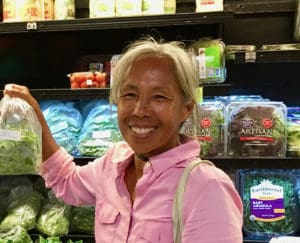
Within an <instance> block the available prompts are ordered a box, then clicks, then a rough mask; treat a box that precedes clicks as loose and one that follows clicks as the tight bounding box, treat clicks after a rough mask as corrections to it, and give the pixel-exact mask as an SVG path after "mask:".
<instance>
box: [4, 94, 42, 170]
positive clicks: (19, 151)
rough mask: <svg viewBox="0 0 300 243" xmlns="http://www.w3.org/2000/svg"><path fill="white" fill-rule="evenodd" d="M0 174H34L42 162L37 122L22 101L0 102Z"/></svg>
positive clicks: (14, 99)
mask: <svg viewBox="0 0 300 243" xmlns="http://www.w3.org/2000/svg"><path fill="white" fill-rule="evenodd" d="M0 111H1V113H0V175H17V174H38V172H39V167H40V164H41V162H42V143H41V141H42V135H41V125H40V123H39V121H38V118H37V117H36V114H35V112H34V110H33V108H32V107H31V106H30V105H29V104H28V103H27V102H26V101H24V100H22V99H20V98H17V97H10V96H7V95H4V96H3V98H2V99H1V101H0Z"/></svg>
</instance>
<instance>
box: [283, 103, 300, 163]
mask: <svg viewBox="0 0 300 243" xmlns="http://www.w3.org/2000/svg"><path fill="white" fill-rule="evenodd" d="M287 109H288V113H287V148H286V149H287V151H286V154H287V156H292V157H300V107H288V108H287Z"/></svg>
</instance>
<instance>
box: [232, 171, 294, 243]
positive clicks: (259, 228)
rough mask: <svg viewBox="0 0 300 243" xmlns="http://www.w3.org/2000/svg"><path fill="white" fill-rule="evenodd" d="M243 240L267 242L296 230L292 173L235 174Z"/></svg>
mask: <svg viewBox="0 0 300 243" xmlns="http://www.w3.org/2000/svg"><path fill="white" fill-rule="evenodd" d="M237 178H238V179H239V183H238V188H239V193H240V196H241V199H242V202H243V207H244V225H243V231H244V234H245V239H261V240H270V239H271V238H272V237H276V236H282V235H295V234H296V232H297V231H298V229H299V223H298V222H297V221H298V216H299V212H298V210H299V206H298V200H297V187H296V175H295V173H294V172H293V170H279V169H278V170H266V169H260V170H258V169H254V170H253V169H251V170H239V171H238V172H237Z"/></svg>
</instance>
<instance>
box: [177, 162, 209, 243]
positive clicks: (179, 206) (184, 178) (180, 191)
mask: <svg viewBox="0 0 300 243" xmlns="http://www.w3.org/2000/svg"><path fill="white" fill-rule="evenodd" d="M202 163H206V164H209V165H212V166H214V164H213V163H212V162H211V161H209V160H201V159H197V160H194V161H192V162H191V163H190V164H189V165H188V166H187V167H186V168H185V169H184V171H183V173H182V175H181V177H180V179H179V183H178V185H177V188H176V193H175V198H174V202H173V212H172V221H173V237H174V243H181V235H182V232H183V227H184V225H183V220H182V202H183V194H184V192H185V187H186V182H187V180H188V178H189V175H190V172H191V171H192V170H193V168H195V167H196V166H197V165H199V164H202Z"/></svg>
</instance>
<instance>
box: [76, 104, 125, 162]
mask: <svg viewBox="0 0 300 243" xmlns="http://www.w3.org/2000/svg"><path fill="white" fill-rule="evenodd" d="M84 117H85V115H84ZM121 140H122V136H121V133H120V130H119V126H118V121H117V110H116V106H113V105H109V104H108V103H107V104H99V105H97V106H94V107H93V108H92V109H91V110H90V111H89V113H88V115H87V117H86V119H85V121H84V123H83V127H82V129H81V132H80V135H79V141H78V148H79V154H80V155H85V156H98V157H99V156H102V155H103V154H104V153H105V152H106V151H107V150H108V149H109V148H110V147H111V146H112V145H113V144H114V143H115V142H117V141H121Z"/></svg>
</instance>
